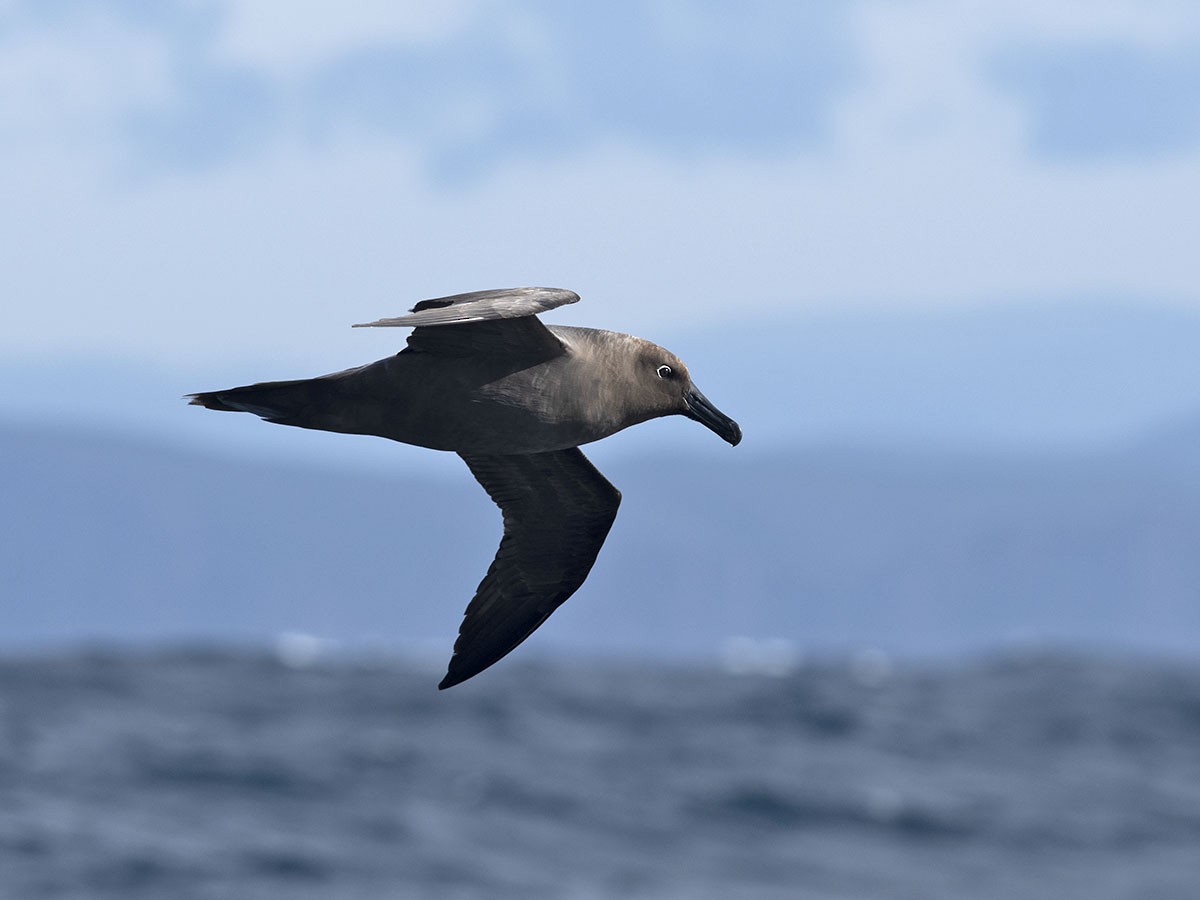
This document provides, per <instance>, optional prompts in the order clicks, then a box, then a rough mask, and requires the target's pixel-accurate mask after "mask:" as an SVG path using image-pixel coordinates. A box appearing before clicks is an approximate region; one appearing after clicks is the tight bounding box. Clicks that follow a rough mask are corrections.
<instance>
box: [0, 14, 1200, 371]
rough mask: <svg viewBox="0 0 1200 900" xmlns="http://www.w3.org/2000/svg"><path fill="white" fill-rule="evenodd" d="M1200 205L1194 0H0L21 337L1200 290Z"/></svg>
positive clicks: (4, 239) (1050, 300)
mask: <svg viewBox="0 0 1200 900" xmlns="http://www.w3.org/2000/svg"><path fill="white" fill-rule="evenodd" d="M1197 234H1200V5H1197V4H1195V3H1193V2H1187V0H1181V2H1167V0H1164V2H1151V0H1128V2H1123V0H1112V2H1103V0H1081V2H1071V0H1060V2H1052V3H1023V2H1018V3H1014V2H1011V0H996V2H970V0H888V2H874V0H837V2H832V0H831V2H809V3H799V2H788V0H779V2H770V0H764V2H749V3H742V4H737V5H733V4H725V3H717V2H706V0H646V2H639V3H630V2H614V3H606V4H567V3H551V2H537V0H507V2H503V3H501V2H489V0H442V2H440V3H437V4H428V3H418V2H386V0H358V2H354V3H321V2H315V0H224V2H219V0H0V246H3V247H4V254H3V255H4V265H3V266H2V267H0V303H2V305H3V325H2V326H0V356H2V357H3V358H4V359H5V360H7V361H9V362H10V363H11V362H13V361H21V360H29V361H33V362H37V363H41V364H45V363H47V362H50V363H53V362H54V361H56V360H67V359H73V360H80V359H82V360H88V361H90V362H91V363H94V364H96V365H104V364H106V363H107V362H114V361H116V362H120V363H121V364H123V365H126V366H135V367H139V366H144V367H146V368H147V370H151V369H156V367H157V368H163V367H167V368H170V367H182V368H188V369H190V370H192V371H194V370H196V369H197V368H205V369H209V368H211V369H212V370H213V371H214V372H217V373H230V378H232V377H233V373H235V372H236V373H238V374H241V373H242V372H243V371H245V372H247V374H248V372H249V370H250V369H251V368H254V367H257V369H256V371H257V372H258V373H259V375H258V376H257V377H263V376H262V373H264V372H266V373H268V374H274V372H273V371H272V369H273V368H274V367H279V369H284V368H286V367H291V368H290V369H288V370H287V371H286V372H283V373H282V374H281V375H280V377H283V376H285V375H286V376H294V375H296V374H315V372H312V371H310V370H311V369H312V367H313V366H314V365H315V366H317V371H330V370H333V369H336V368H341V367H344V366H349V365H355V364H358V363H361V362H364V361H366V360H369V359H374V358H377V357H378V356H381V355H384V354H386V353H388V352H391V351H393V350H394V349H395V347H396V346H397V343H398V337H399V336H398V335H397V334H396V333H394V332H390V331H386V330H385V331H380V332H365V331H363V330H361V329H360V330H357V331H352V330H351V329H350V328H349V327H348V326H349V325H350V324H351V323H353V322H359V321H365V320H371V319H375V318H379V317H382V316H390V315H397V314H399V313H400V312H402V311H403V310H405V309H407V308H408V307H410V306H411V305H412V304H413V303H414V302H415V301H417V300H420V299H422V298H426V297H433V296H441V295H445V294H450V293H455V292H459V291H467V290H476V289H481V288H487V287H505V286H513V285H523V284H543V285H552V286H562V287H568V288H571V289H574V290H576V291H578V292H579V293H580V294H581V295H582V296H583V298H584V302H583V303H581V304H579V305H577V306H574V307H570V308H568V309H566V310H560V311H558V312H557V313H556V314H555V315H554V317H553V321H560V322H563V323H567V324H581V325H599V326H604V327H608V328H612V329H614V330H621V331H630V332H633V333H640V334H648V335H652V336H658V335H662V334H664V332H666V333H670V332H672V331H673V330H676V329H683V328H685V327H686V328H688V329H692V330H695V329H706V328H707V329H710V330H713V331H719V330H720V329H722V328H723V327H725V326H726V325H727V324H728V323H731V322H741V321H745V320H748V319H754V318H756V317H758V318H763V319H772V318H777V319H779V320H781V321H786V320H788V319H789V317H797V316H827V315H835V314H838V315H840V314H844V313H845V314H854V313H861V314H862V315H863V316H864V317H870V316H873V315H877V314H881V313H884V314H888V315H893V314H897V313H904V312H905V311H914V312H919V311H928V310H939V309H948V310H956V309H969V308H976V307H983V306H997V305H1000V306H1003V305H1005V304H1025V305H1028V304H1076V305H1077V304H1079V303H1081V302H1083V303H1088V302H1092V301H1097V302H1100V301H1103V302H1111V301H1112V300H1114V299H1115V300H1120V301H1134V302H1143V303H1150V304H1158V305H1164V306H1167V307H1172V308H1180V309H1185V310H1193V311H1200V264H1198V263H1197V260H1196V252H1195V241H1196V235H1197ZM663 342H664V343H668V342H667V341H666V340H664V341H663ZM318 348H319V353H317V352H316V351H317V349H318ZM314 360H319V362H314ZM301 366H302V367H303V368H300V369H299V371H295V369H296V367H301ZM217 378H218V381H223V380H224V376H223V375H218V376H217ZM7 390H8V391H10V392H11V391H13V387H12V385H11V384H10V386H9V387H8V389H7ZM706 390H707V391H708V392H709V393H710V395H712V394H714V393H715V392H714V391H713V390H711V389H709V388H708V387H706Z"/></svg>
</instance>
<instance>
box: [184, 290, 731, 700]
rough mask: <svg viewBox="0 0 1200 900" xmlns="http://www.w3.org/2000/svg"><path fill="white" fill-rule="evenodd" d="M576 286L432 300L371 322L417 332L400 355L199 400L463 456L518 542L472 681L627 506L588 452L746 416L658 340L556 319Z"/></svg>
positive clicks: (476, 653)
mask: <svg viewBox="0 0 1200 900" xmlns="http://www.w3.org/2000/svg"><path fill="white" fill-rule="evenodd" d="M578 299H579V297H578V295H576V294H574V293H573V292H571V291H565V290H560V289H554V288H512V289H507V290H495V291H477V292H474V293H471V294H458V295H455V296H453V297H443V298H438V299H436V300H425V301H422V302H421V303H418V304H417V305H416V306H415V307H414V308H413V311H412V314H411V315H407V316H400V317H398V318H393V319H381V320H379V321H377V322H371V323H368V325H367V326H356V327H381V326H399V327H404V326H411V327H413V328H414V330H413V332H412V334H411V335H410V336H409V338H408V343H407V346H406V347H405V348H404V349H403V350H402V351H401V352H400V353H398V354H396V355H395V356H391V357H388V358H387V359H382V360H379V361H378V362H375V363H371V364H369V365H365V366H360V367H359V368H356V369H348V370H347V371H344V372H336V373H334V374H331V375H323V376H321V377H319V378H310V379H304V380H299V381H275V382H265V383H262V384H254V385H248V386H245V387H238V388H230V389H229V390H224V391H210V392H205V393H198V394H191V395H189V398H190V400H191V402H192V403H193V404H196V405H198V406H204V407H207V408H208V409H216V410H222V411H230V412H250V413H254V414H255V415H257V416H260V417H262V418H263V419H266V420H267V421H268V422H277V423H279V424H283V425H294V426H297V427H300V428H315V429H319V430H322V431H335V432H342V433H346V434H372V435H378V436H380V437H386V438H390V439H392V440H395V441H401V442H403V443H407V444H416V445H417V446H421V447H429V448H432V449H435V450H449V451H452V452H455V453H458V454H459V455H460V456H461V457H462V458H463V460H464V461H465V462H466V463H467V466H468V467H469V468H470V469H471V472H472V474H473V475H474V476H475V478H476V479H477V480H478V481H479V483H480V484H481V485H483V487H484V489H485V490H486V491H487V492H488V494H489V495H490V496H491V498H492V500H493V501H494V502H495V503H496V505H497V506H499V507H500V510H501V512H502V513H503V518H504V537H503V539H502V540H501V542H500V548H499V550H498V551H497V553H496V559H495V560H494V561H493V563H492V565H491V568H490V569H489V570H488V573H487V575H486V576H485V577H484V579H483V581H482V582H481V583H480V585H479V588H478V590H477V591H476V593H475V597H474V599H473V600H472V601H471V602H470V604H469V605H468V606H467V610H466V614H465V616H464V618H463V623H462V627H461V629H460V631H459V636H458V640H457V642H456V643H455V645H454V655H453V657H452V658H451V660H450V667H449V671H448V672H447V674H446V677H445V678H444V679H443V680H442V682H441V684H440V685H439V687H442V688H446V687H451V686H452V685H455V684H458V683H460V682H462V681H465V680H466V679H468V678H470V677H471V676H473V675H476V674H478V673H479V672H481V671H482V670H483V669H486V668H487V667H488V666H490V665H492V664H493V663H494V662H496V661H497V660H499V659H500V658H501V657H503V656H504V655H505V654H507V653H508V652H509V651H511V650H512V649H513V648H514V647H516V646H517V645H518V644H519V643H521V641H523V640H525V638H527V637H528V636H529V635H530V634H531V633H533V631H534V630H535V629H537V627H538V626H539V625H541V624H542V622H544V621H545V620H546V618H547V617H548V616H549V615H550V614H551V613H552V612H554V610H555V609H557V608H558V607H559V606H560V605H561V604H562V603H563V602H564V601H566V600H567V598H568V597H570V596H571V595H572V594H573V593H574V592H575V591H576V590H577V589H578V588H579V586H580V585H581V584H582V583H583V581H584V579H585V578H587V575H588V572H589V571H591V568H592V565H593V563H594V562H595V560H596V555H597V554H598V553H599V552H600V547H601V545H602V544H603V543H604V539H605V538H606V537H607V535H608V531H609V528H610V527H611V526H612V523H613V520H614V518H615V517H616V514H617V507H618V505H619V504H620V501H621V494H620V492H619V491H618V490H617V489H616V488H614V487H613V486H612V485H611V484H609V482H608V481H607V480H606V479H605V478H604V476H603V475H601V474H600V473H599V472H598V471H597V470H596V468H595V467H594V466H593V465H592V464H591V463H590V462H589V461H588V460H587V457H585V456H584V455H583V453H582V452H581V451H580V450H579V449H578V447H579V445H580V444H585V443H588V442H591V441H596V440H599V439H601V438H604V437H607V436H608V435H610V434H613V433H614V432H617V431H620V430H621V429H623V428H627V427H629V426H630V425H635V424H637V423H639V422H644V421H647V420H648V419H652V418H656V417H659V416H667V415H685V416H688V417H689V418H693V419H696V420H697V421H699V422H702V423H703V424H704V425H706V426H707V427H709V428H710V429H712V430H713V431H714V432H716V433H717V434H718V435H720V436H721V437H722V438H724V439H725V440H726V441H728V442H729V443H730V444H735V445H736V444H737V443H738V441H740V440H741V436H742V434H741V429H740V428H738V425H737V423H736V422H734V421H733V420H732V419H730V418H729V417H728V416H726V415H724V414H723V413H721V412H720V411H719V410H717V408H716V407H714V406H713V405H712V404H711V403H710V402H709V401H708V400H707V399H706V398H705V397H704V395H703V394H701V393H700V392H699V391H698V390H697V389H696V388H695V386H694V385H693V384H692V382H691V378H690V376H689V375H688V371H687V368H686V366H684V365H683V363H682V361H680V360H679V358H678V357H676V356H675V355H674V354H672V353H670V352H668V351H666V350H664V349H663V348H661V347H658V346H657V345H655V344H652V343H650V342H649V341H646V340H643V339H641V338H636V337H632V336H631V335H626V334H617V333H614V332H610V331H600V330H596V329H590V328H570V327H565V326H549V327H547V326H546V325H543V324H542V323H541V321H539V320H538V319H537V314H538V313H540V312H544V311H545V310H548V309H553V308H554V307H557V306H561V305H563V304H566V303H574V302H576V301H578Z"/></svg>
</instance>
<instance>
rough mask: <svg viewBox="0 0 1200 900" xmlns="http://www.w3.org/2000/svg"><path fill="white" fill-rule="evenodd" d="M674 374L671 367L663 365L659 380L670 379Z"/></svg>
mask: <svg viewBox="0 0 1200 900" xmlns="http://www.w3.org/2000/svg"><path fill="white" fill-rule="evenodd" d="M672 374H674V373H673V372H672V371H671V367H670V366H668V365H662V366H659V367H658V377H659V378H670V377H671V375H672Z"/></svg>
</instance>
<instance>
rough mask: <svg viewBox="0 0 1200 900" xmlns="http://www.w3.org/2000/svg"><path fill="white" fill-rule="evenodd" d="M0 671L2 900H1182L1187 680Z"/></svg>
mask: <svg viewBox="0 0 1200 900" xmlns="http://www.w3.org/2000/svg"><path fill="white" fill-rule="evenodd" d="M439 675H440V673H439V672H435V671H433V670H432V669H428V668H424V667H420V666H411V665H407V664H404V663H401V662H395V661H389V660H373V661H369V660H368V661H364V660H357V661H355V660H344V659H343V660H336V659H325V658H323V657H321V656H319V655H317V654H311V655H308V656H304V657H303V658H300V657H297V656H295V655H294V654H292V655H290V656H288V655H285V656H284V657H283V658H280V656H278V655H276V654H268V653H256V652H244V651H243V652H232V651H230V652H225V651H213V650H206V651H202V652H199V651H193V652H182V651H176V652H159V653H147V652H140V653H133V652H104V653H98V652H91V653H72V654H62V655H58V656H53V657H41V658H23V659H13V658H10V659H8V660H6V661H0V896H2V897H4V898H19V900H36V898H64V900H65V898H79V900H82V898H110V897H111V898H118V897H119V898H131V900H138V898H147V900H149V898H171V900H186V898H281V900H282V898H288V900H295V898H318V897H319V898H384V897H401V898H403V897H430V898H522V900H528V898H600V897H632V898H680V900H684V898H688V900H691V898H722V900H725V898H748V900H754V898H846V900H848V898H913V900H935V898H955V900H962V898H970V900H989V898H995V900H1014V898H1054V900H1067V898H1080V900H1083V898H1086V900H1102V898H1147V900H1150V898H1156V900H1157V898H1166V900H1170V898H1179V900H1195V898H1198V897H1200V667H1194V666H1189V665H1186V664H1171V665H1168V664H1165V663H1161V662H1160V663H1150V662H1145V661H1142V662H1137V661H1128V660H1114V659H1104V658H1094V657H1092V658H1089V657H1080V656H1064V655H1055V654H1047V653H1042V654H1037V655H1010V656H999V657H993V658H987V659H979V660H974V661H966V662H960V663H956V664H953V665H950V664H944V665H940V666H917V665H904V664H894V663H890V662H889V661H887V660H886V659H883V658H880V659H871V658H867V659H860V658H855V659H847V660H844V661H839V660H829V661H825V662H821V663H813V664H809V665H800V666H796V667H792V668H790V670H785V669H778V670H772V673H771V674H763V673H761V672H759V673H756V672H745V671H740V670H739V672H732V671H727V670H719V669H717V668H712V669H706V668H702V667H696V668H688V667H681V666H661V667H654V666H649V665H620V664H615V663H613V664H607V665H600V664H595V663H592V664H583V663H579V664H570V663H567V662H561V663H557V664H555V665H548V664H530V663H527V662H523V661H521V660H509V661H505V662H504V663H502V664H501V665H499V666H497V667H496V668H495V669H493V670H490V671H488V672H486V673H484V674H483V675H482V676H480V677H479V678H477V679H474V680H473V681H471V682H469V683H467V684H464V685H462V686H460V687H457V688H454V689H453V690H450V691H445V692H440V693H439V692H438V691H436V690H435V689H434V685H435V684H436V682H437V679H438V677H439Z"/></svg>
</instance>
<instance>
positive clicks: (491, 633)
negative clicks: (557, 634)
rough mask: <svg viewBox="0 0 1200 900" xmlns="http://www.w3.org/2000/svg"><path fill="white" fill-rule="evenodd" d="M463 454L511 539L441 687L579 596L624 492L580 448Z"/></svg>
mask: <svg viewBox="0 0 1200 900" xmlns="http://www.w3.org/2000/svg"><path fill="white" fill-rule="evenodd" d="M460 455H462V457H463V459H464V460H465V461H466V463H467V465H468V466H469V467H470V469H471V473H472V474H473V475H474V476H475V478H476V479H477V480H478V481H479V483H480V484H482V485H483V487H484V489H485V490H486V491H487V492H488V494H489V495H490V496H491V498H492V500H494V501H495V503H496V505H497V506H499V507H500V511H501V512H502V513H503V514H504V537H503V538H502V539H501V541H500V549H499V550H498V551H497V552H496V558H495V560H494V561H493V562H492V565H491V568H489V569H488V573H487V575H486V576H484V579H483V581H482V582H480V584H479V588H478V590H476V592H475V597H474V599H473V600H471V602H470V604H469V605H468V606H467V611H466V614H465V615H464V617H463V622H462V626H461V627H460V628H459V632H458V640H457V641H455V644H454V656H453V657H451V659H450V667H449V670H448V671H447V672H446V677H445V678H444V679H442V683H441V684H439V685H438V687H439V688H448V687H453V686H454V685H456V684H459V683H460V682H463V681H466V680H467V679H468V678H470V677H472V676H473V675H478V674H479V673H480V672H482V671H483V670H484V669H486V668H487V667H488V666H490V665H491V664H492V663H494V662H496V661H497V660H499V659H500V658H502V657H503V656H505V655H506V654H507V653H508V652H509V651H510V650H512V649H513V648H514V647H516V646H517V645H518V644H520V643H521V641H523V640H525V638H527V637H529V635H531V634H532V633H533V632H534V631H535V630H536V629H537V627H538V626H539V625H541V624H542V623H543V622H544V621H546V619H547V618H548V617H549V616H550V614H551V613H552V612H554V610H556V609H558V607H559V606H561V605H562V604H563V603H564V602H565V601H566V600H567V598H568V597H570V596H571V595H572V594H573V593H575V591H576V590H577V589H578V588H579V586H580V585H581V584H583V581H584V579H585V578H587V575H588V572H590V571H591V569H592V564H593V563H594V562H595V561H596V555H597V554H598V553H599V552H600V547H601V546H602V545H603V544H604V539H605V538H606V537H607V536H608V530H609V528H611V527H612V523H613V520H614V519H615V518H616V516H617V507H618V506H619V505H620V503H621V492H620V491H618V490H617V489H616V488H615V487H613V486H612V485H611V484H609V482H608V480H607V479H606V478H605V477H604V476H603V475H601V474H600V473H599V472H598V471H597V470H596V467H595V466H593V465H592V464H591V463H590V462H589V461H588V458H587V457H586V456H584V455H583V453H582V451H580V450H579V448H578V447H572V448H571V449H569V450H555V451H552V452H550V453H530V454H524V455H519V456H468V455H465V454H460Z"/></svg>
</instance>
